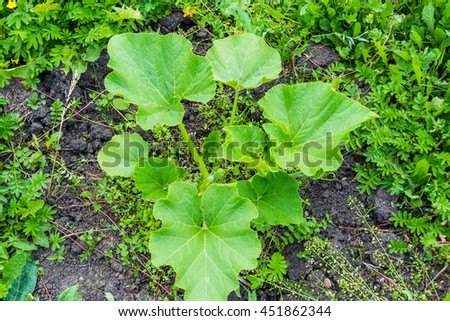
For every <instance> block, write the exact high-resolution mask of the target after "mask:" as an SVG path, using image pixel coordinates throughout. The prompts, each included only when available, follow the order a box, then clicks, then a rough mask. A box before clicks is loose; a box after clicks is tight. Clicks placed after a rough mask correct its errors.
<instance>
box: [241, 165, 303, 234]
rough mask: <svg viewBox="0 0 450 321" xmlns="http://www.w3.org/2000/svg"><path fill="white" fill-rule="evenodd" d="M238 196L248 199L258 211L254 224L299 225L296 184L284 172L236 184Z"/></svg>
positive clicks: (256, 177)
mask: <svg viewBox="0 0 450 321" xmlns="http://www.w3.org/2000/svg"><path fill="white" fill-rule="evenodd" d="M237 187H238V190H239V195H241V196H242V197H245V198H248V199H249V200H250V201H252V202H253V204H255V205H256V208H257V209H258V218H256V219H255V220H254V222H256V223H264V222H267V223H269V224H271V225H277V224H280V225H289V224H299V223H301V222H302V219H303V208H302V201H301V198H300V196H299V195H298V184H297V182H296V181H295V180H294V179H293V178H292V177H290V176H289V175H288V174H286V173H285V172H277V173H272V172H270V173H268V174H267V175H266V176H265V177H262V176H259V175H256V176H254V177H253V178H252V179H251V181H240V182H238V183H237Z"/></svg>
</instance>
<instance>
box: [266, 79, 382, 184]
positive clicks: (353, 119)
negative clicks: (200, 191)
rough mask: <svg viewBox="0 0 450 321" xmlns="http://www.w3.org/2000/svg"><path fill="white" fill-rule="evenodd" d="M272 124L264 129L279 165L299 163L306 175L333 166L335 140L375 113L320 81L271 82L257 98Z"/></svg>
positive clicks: (337, 153) (336, 164)
mask: <svg viewBox="0 0 450 321" xmlns="http://www.w3.org/2000/svg"><path fill="white" fill-rule="evenodd" d="M259 105H260V106H261V108H262V109H263V111H264V116H265V117H266V118H268V119H269V120H270V121H271V122H272V123H271V124H264V125H263V127H264V130H265V131H266V132H267V133H268V134H269V137H270V139H271V141H272V142H274V144H273V146H272V147H271V153H272V155H273V157H274V158H275V161H276V162H277V163H278V165H279V166H280V167H281V168H284V169H285V168H299V169H300V170H301V171H302V172H303V173H304V174H306V175H308V176H314V175H316V174H317V173H318V172H319V171H320V170H323V171H334V170H336V169H337V168H338V167H339V166H340V164H341V162H342V155H341V153H340V150H339V149H340V148H339V146H340V144H342V142H343V141H345V140H346V139H347V138H348V134H349V132H350V131H351V130H353V129H355V128H357V127H358V126H359V125H360V124H361V123H362V122H364V121H366V120H368V119H370V118H373V117H376V114H374V113H372V112H371V111H370V110H369V109H367V108H365V107H364V106H362V105H361V104H360V103H358V102H356V101H354V100H351V99H349V98H347V97H346V96H345V95H343V94H341V93H337V92H336V91H334V90H333V89H332V87H331V85H329V84H325V83H321V82H312V83H304V84H299V85H293V86H286V85H277V86H275V87H274V88H272V89H270V90H269V91H268V92H267V94H266V95H265V96H264V97H263V98H262V99H261V100H260V101H259Z"/></svg>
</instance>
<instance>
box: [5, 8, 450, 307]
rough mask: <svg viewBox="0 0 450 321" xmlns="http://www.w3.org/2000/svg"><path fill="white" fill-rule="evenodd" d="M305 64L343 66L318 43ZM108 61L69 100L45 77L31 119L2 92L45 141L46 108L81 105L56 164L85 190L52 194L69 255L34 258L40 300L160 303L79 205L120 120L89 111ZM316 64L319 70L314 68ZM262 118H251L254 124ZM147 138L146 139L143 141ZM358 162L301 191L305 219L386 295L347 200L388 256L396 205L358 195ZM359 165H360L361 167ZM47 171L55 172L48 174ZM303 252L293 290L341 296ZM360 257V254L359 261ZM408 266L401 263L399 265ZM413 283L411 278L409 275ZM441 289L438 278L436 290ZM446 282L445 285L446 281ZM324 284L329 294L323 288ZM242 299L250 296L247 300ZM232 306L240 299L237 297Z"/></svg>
mask: <svg viewBox="0 0 450 321" xmlns="http://www.w3.org/2000/svg"><path fill="white" fill-rule="evenodd" d="M180 24H181V26H182V27H183V28H188V27H189V26H191V22H189V21H188V20H186V19H184V18H183V17H182V14H181V13H180V12H175V13H173V14H171V15H169V16H168V17H166V18H164V19H162V20H161V21H160V22H159V24H158V27H159V28H160V30H161V31H162V32H163V33H167V32H172V31H175V30H176V29H177V28H178V27H179V26H180ZM193 42H194V46H195V47H196V51H198V52H199V53H204V52H206V50H207V48H209V46H210V45H211V37H210V33H209V32H208V31H207V30H200V31H199V32H197V34H196V35H195V36H194V40H193ZM305 54H306V56H307V57H308V58H307V57H301V58H299V60H298V61H297V64H298V66H297V67H298V68H299V70H300V69H302V68H304V67H305V66H306V68H310V69H314V68H317V66H316V65H318V66H320V67H322V68H326V67H327V66H329V65H331V64H332V63H333V62H335V61H338V60H339V55H337V53H336V52H334V50H332V49H331V48H329V47H326V46H324V45H321V44H317V43H313V44H311V46H310V47H308V49H306V51H305ZM107 61H108V56H107V55H106V54H103V55H102V56H101V58H100V59H99V60H98V61H97V62H96V63H94V64H91V65H90V67H89V69H88V71H87V72H86V73H85V74H84V75H83V76H82V78H81V79H80V81H79V82H78V83H77V84H76V86H75V87H74V90H73V91H72V92H71V93H70V88H71V84H72V78H71V75H68V76H66V75H64V74H63V73H62V71H60V70H59V69H55V70H54V71H53V72H52V73H48V74H46V75H42V77H41V83H40V84H39V86H38V88H39V90H40V91H41V92H43V93H45V94H46V95H48V96H49V97H52V98H49V99H48V104H47V106H43V107H40V108H39V109H38V110H36V111H33V112H29V109H28V108H27V107H26V104H25V100H26V99H27V98H28V97H29V96H30V95H31V92H32V91H31V90H26V89H24V88H23V86H22V85H21V84H20V83H19V82H12V84H11V85H10V86H8V87H6V88H3V89H0V94H3V95H4V96H5V98H6V99H7V101H8V108H9V110H11V111H19V112H21V113H22V114H23V115H24V116H25V120H26V122H27V126H26V128H27V130H28V132H29V133H30V134H31V133H33V134H35V135H40V134H43V133H45V132H48V131H50V130H51V127H52V126H51V121H50V113H49V109H48V108H49V107H48V106H49V104H50V103H51V100H52V99H56V98H59V99H61V100H62V101H64V102H66V101H68V98H69V97H68V95H69V93H70V94H71V97H79V98H80V99H81V102H82V104H81V105H80V107H78V109H77V110H76V111H75V113H74V115H75V116H74V117H73V118H72V119H71V120H69V121H66V122H64V125H63V127H62V129H63V137H62V139H61V141H60V143H61V150H60V151H59V156H60V157H61V158H62V159H63V160H64V164H65V166H66V168H67V172H70V173H71V174H72V175H76V176H79V177H81V178H82V185H83V186H85V187H83V188H79V187H77V188H75V189H74V188H71V187H70V185H71V183H70V179H67V178H66V179H64V180H63V181H62V182H61V183H60V184H57V186H54V187H53V190H54V192H53V193H52V195H51V197H50V198H49V199H48V203H49V204H50V205H52V206H53V207H54V208H55V209H56V210H57V214H56V215H55V218H54V222H55V224H57V226H58V228H59V230H60V231H61V232H62V235H66V239H65V241H64V245H65V248H66V252H65V254H64V261H63V262H61V263H58V262H56V261H49V260H47V257H48V256H49V255H53V254H54V253H53V252H52V251H51V250H50V249H39V250H38V251H37V252H36V253H35V254H34V255H35V258H36V259H37V260H38V261H39V266H40V267H42V268H43V273H42V275H41V276H40V279H39V282H38V286H37V289H36V294H37V295H39V297H40V299H41V300H51V299H55V298H57V297H58V295H59V294H60V293H61V292H62V291H63V290H64V289H66V288H67V287H69V286H71V285H74V284H79V292H80V293H81V294H82V295H83V297H84V299H85V300H105V293H106V292H109V293H111V294H112V295H113V296H114V298H115V299H116V300H151V299H152V298H155V297H154V296H153V294H152V293H151V291H150V287H149V283H150V282H151V279H150V278H149V277H148V275H147V274H145V273H143V272H142V271H141V272H138V273H137V274H136V273H133V272H136V269H132V268H129V267H126V266H124V265H123V264H121V262H120V261H117V260H113V259H110V258H108V257H107V256H106V255H105V252H107V251H108V250H112V249H114V248H115V246H117V244H118V243H120V236H119V235H118V233H117V232H115V231H113V230H112V229H105V226H106V224H108V223H109V224H111V223H112V221H114V220H115V219H116V218H115V217H114V215H113V213H106V215H105V214H102V213H100V212H95V211H94V210H93V209H92V207H89V206H84V202H85V201H86V199H83V198H82V197H80V194H81V192H82V191H83V190H95V188H96V184H97V182H98V180H99V179H101V178H103V177H104V173H103V172H102V171H101V169H100V168H99V166H98V164H97V161H96V156H97V153H98V151H99V150H100V148H101V147H102V146H103V145H104V143H105V142H106V141H108V140H109V139H110V138H111V137H112V135H113V129H112V128H111V127H110V126H108V125H106V122H105V117H109V118H110V119H113V120H114V119H119V118H118V116H117V115H114V114H112V115H106V116H105V115H101V114H99V112H98V111H97V110H96V109H95V106H94V104H92V103H91V99H90V98H89V94H91V93H92V92H100V91H101V90H103V80H104V77H105V75H106V74H107V73H108V72H109V69H108V68H107V67H106V64H107ZM312 61H313V62H314V63H312ZM278 82H283V79H279V80H276V81H273V82H271V83H269V84H266V85H263V86H262V87H260V88H258V89H256V90H254V91H253V92H252V95H253V96H254V98H255V99H259V98H261V97H262V96H263V95H264V93H265V92H266V91H267V90H268V89H269V88H271V87H272V86H273V85H275V84H276V83H278ZM185 107H186V115H185V120H186V121H187V127H188V130H189V131H190V132H192V133H195V134H196V136H197V137H204V136H206V135H207V134H208V131H207V130H205V129H204V126H203V125H204V123H205V121H206V120H205V119H204V117H202V115H201V114H200V113H199V112H198V110H197V107H196V106H195V105H191V104H186V105H185ZM259 116H260V115H258V114H257V115H254V116H253V117H254V118H255V119H257V118H259ZM144 137H145V136H144ZM355 161H356V160H355V157H354V156H352V155H347V156H346V158H345V162H344V164H343V165H342V167H341V168H340V169H339V170H338V172H337V173H336V178H335V179H330V180H316V181H312V180H311V181H308V182H307V183H306V184H305V185H304V186H303V188H302V189H301V195H302V197H303V198H304V199H305V200H307V201H308V202H309V205H307V206H306V208H305V211H306V212H307V213H308V216H309V217H315V218H316V219H317V220H322V219H325V218H326V215H327V214H328V215H329V216H330V217H331V219H332V223H330V224H328V228H327V229H326V230H324V231H322V232H321V233H320V235H319V237H321V238H328V240H329V241H330V244H331V246H332V247H333V248H334V249H335V250H336V251H338V252H340V253H342V255H343V256H344V257H346V258H348V261H349V262H350V263H351V265H352V266H353V267H354V268H357V269H358V273H359V274H360V275H365V276H366V275H368V276H369V277H368V278H367V283H368V284H369V285H370V286H371V287H372V288H374V289H375V290H374V291H381V290H383V289H384V288H385V285H386V280H385V279H384V278H383V277H381V276H380V275H381V274H382V271H381V272H380V273H379V274H374V273H373V269H374V268H373V267H374V266H375V269H376V270H377V271H378V270H379V269H377V268H376V265H377V262H376V260H375V259H374V257H373V254H374V253H375V252H376V251H377V248H376V246H375V245H374V244H372V239H371V238H370V237H368V236H367V233H365V226H364V224H362V223H361V221H360V220H358V219H357V216H356V214H355V211H354V210H352V209H351V206H349V204H348V201H349V197H354V198H356V199H357V200H359V201H360V202H361V203H362V206H363V207H365V208H373V210H372V211H371V214H370V215H371V217H370V218H369V222H370V224H372V225H376V224H378V225H381V234H380V235H381V237H380V238H381V240H382V242H383V244H384V245H385V246H386V248H387V244H388V242H389V240H393V239H398V236H397V235H396V233H397V232H396V231H394V230H393V229H392V227H391V225H390V224H389V221H388V219H389V217H390V215H391V213H392V212H394V211H395V208H394V207H393V205H392V204H393V203H394V202H395V199H393V198H392V197H391V196H390V195H389V194H388V193H387V192H385V191H383V190H379V191H377V192H376V193H374V195H373V196H372V197H370V198H369V197H365V196H364V195H361V194H360V193H359V192H358V191H357V189H356V185H357V182H356V181H355V174H354V172H353V170H352V168H353V166H354V164H355ZM359 161H361V160H359ZM48 170H49V171H50V168H49V169H48ZM90 229H98V230H102V231H103V234H104V235H105V237H104V238H103V239H102V240H101V242H100V243H98V244H96V247H95V250H93V254H92V256H90V258H89V259H88V260H86V261H84V262H82V261H81V260H80V254H82V253H83V251H84V250H83V249H85V248H87V247H88V246H87V244H86V243H85V242H83V241H81V240H80V239H79V235H80V234H81V233H83V232H85V231H88V230H90ZM304 249H305V243H304V242H297V243H294V244H291V245H288V246H287V247H286V248H285V250H284V253H283V254H284V256H285V257H286V259H287V261H288V263H289V266H288V269H287V276H288V278H289V279H290V281H291V282H292V283H294V284H301V286H302V287H303V289H304V291H306V292H308V293H314V295H313V297H314V298H318V299H330V296H329V295H327V293H326V289H327V288H328V289H331V290H336V291H337V290H338V286H337V284H338V283H339V282H340V278H341V276H340V275H339V273H336V272H334V271H332V270H330V269H328V268H326V267H324V266H323V265H321V264H320V262H319V261H318V260H314V259H301V258H299V257H298V256H297V254H298V253H299V252H301V251H303V250H304ZM355 253H357V254H358V255H357V254H355ZM394 259H403V257H394ZM404 273H405V276H406V278H407V279H408V278H409V275H408V273H413V272H410V271H409V270H405V272H404ZM440 281H442V280H441V278H438V279H437V280H436V282H440ZM446 282H448V280H447V281H446ZM319 284H322V285H323V284H325V285H326V286H325V290H324V287H323V286H319ZM449 290H450V289H449V285H448V283H447V284H443V285H442V292H443V293H444V292H445V291H447V292H448V291H449ZM337 293H338V297H337V298H338V299H348V298H349V296H348V294H347V293H340V292H339V291H337ZM257 294H258V299H259V300H280V299H285V300H286V299H304V298H305V297H303V296H301V295H295V294H292V292H290V291H281V292H280V291H279V290H275V289H274V288H273V287H266V288H265V289H263V290H258V292H257ZM243 298H244V299H245V296H244V297H243ZM230 299H237V298H236V297H235V295H234V294H232V295H230Z"/></svg>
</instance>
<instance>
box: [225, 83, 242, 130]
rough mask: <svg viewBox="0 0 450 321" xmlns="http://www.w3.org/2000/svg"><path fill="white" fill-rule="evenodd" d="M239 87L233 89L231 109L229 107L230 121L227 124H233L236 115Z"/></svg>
mask: <svg viewBox="0 0 450 321" xmlns="http://www.w3.org/2000/svg"><path fill="white" fill-rule="evenodd" d="M239 91H240V90H239V88H236V89H235V90H234V101H233V109H231V116H230V121H229V122H228V126H231V125H233V124H234V119H235V117H236V113H237V111H238V98H239Z"/></svg>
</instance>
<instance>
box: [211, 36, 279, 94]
mask: <svg viewBox="0 0 450 321" xmlns="http://www.w3.org/2000/svg"><path fill="white" fill-rule="evenodd" d="M206 58H208V59H209V61H210V62H211V65H212V70H213V74H214V79H215V80H216V81H220V82H222V83H224V84H226V85H228V86H231V87H233V88H235V89H238V90H241V89H250V88H256V87H258V86H260V85H261V84H263V83H265V82H268V81H270V80H273V79H276V78H277V77H278V74H279V73H280V72H281V58H280V55H279V53H278V51H276V50H275V49H273V48H271V47H269V46H268V45H267V44H266V43H265V41H264V40H263V39H262V38H261V37H258V36H256V35H254V34H251V33H244V34H238V35H234V36H230V37H227V38H225V39H220V40H215V41H214V43H213V47H212V48H211V49H210V50H209V51H208V53H207V54H206Z"/></svg>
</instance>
